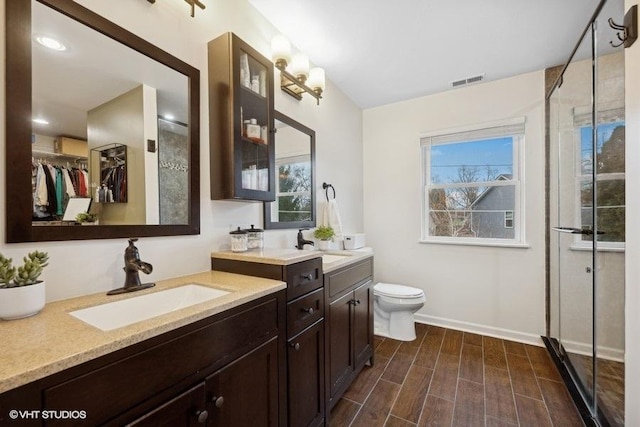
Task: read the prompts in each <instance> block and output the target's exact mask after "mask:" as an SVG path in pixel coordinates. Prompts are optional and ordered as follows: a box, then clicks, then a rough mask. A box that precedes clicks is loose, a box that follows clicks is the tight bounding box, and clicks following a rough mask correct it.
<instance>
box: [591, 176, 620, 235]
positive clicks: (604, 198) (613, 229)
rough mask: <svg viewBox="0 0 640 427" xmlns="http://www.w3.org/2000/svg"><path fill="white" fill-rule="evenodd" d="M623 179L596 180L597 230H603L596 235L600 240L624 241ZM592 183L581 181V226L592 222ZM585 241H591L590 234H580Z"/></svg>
mask: <svg viewBox="0 0 640 427" xmlns="http://www.w3.org/2000/svg"><path fill="white" fill-rule="evenodd" d="M624 189H625V181H624V180H621V179H618V180H607V181H598V231H602V232H604V234H601V235H599V236H598V241H601V242H624V231H625V226H624V220H625V201H624ZM592 192H593V185H592V184H591V183H583V184H582V191H581V195H580V199H581V202H582V206H581V215H580V216H581V221H582V227H583V228H587V229H589V228H591V227H592V223H593V203H592V200H591V195H592ZM582 239H583V240H585V241H591V240H592V238H591V236H582Z"/></svg>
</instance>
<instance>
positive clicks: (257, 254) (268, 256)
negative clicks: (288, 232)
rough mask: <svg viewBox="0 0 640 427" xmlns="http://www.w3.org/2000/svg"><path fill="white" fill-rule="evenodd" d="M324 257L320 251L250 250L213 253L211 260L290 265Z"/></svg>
mask: <svg viewBox="0 0 640 427" xmlns="http://www.w3.org/2000/svg"><path fill="white" fill-rule="evenodd" d="M319 256H322V252H320V251H306V250H305V251H301V250H298V249H271V248H264V249H261V250H254V249H252V250H249V251H246V252H232V251H222V252H212V253H211V258H220V259H230V260H234V261H247V262H257V263H260V264H274V265H289V264H295V263H297V262H301V261H306V260H309V259H313V258H318V257H319Z"/></svg>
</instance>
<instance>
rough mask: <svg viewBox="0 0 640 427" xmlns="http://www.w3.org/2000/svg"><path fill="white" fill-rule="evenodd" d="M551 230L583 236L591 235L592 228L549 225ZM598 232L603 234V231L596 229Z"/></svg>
mask: <svg viewBox="0 0 640 427" xmlns="http://www.w3.org/2000/svg"><path fill="white" fill-rule="evenodd" d="M551 229H552V230H553V231H557V232H559V233H569V234H582V235H585V236H591V235H593V230H590V229H588V228H575V227H551ZM598 234H604V231H600V230H598Z"/></svg>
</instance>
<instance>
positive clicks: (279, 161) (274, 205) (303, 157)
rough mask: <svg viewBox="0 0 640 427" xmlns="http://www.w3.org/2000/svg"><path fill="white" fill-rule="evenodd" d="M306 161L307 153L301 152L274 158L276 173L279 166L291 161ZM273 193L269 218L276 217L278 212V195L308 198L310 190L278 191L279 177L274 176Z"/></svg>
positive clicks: (307, 159) (291, 162)
mask: <svg viewBox="0 0 640 427" xmlns="http://www.w3.org/2000/svg"><path fill="white" fill-rule="evenodd" d="M308 161H309V155H308V154H301V155H296V156H289V157H281V158H279V159H276V173H278V171H279V170H280V166H284V165H289V164H293V163H305V162H308ZM275 193H276V199H275V200H274V201H273V202H271V218H278V213H279V209H280V197H284V196H299V195H308V196H309V198H311V190H309V191H292V192H286V193H282V192H280V179H278V177H276V189H275Z"/></svg>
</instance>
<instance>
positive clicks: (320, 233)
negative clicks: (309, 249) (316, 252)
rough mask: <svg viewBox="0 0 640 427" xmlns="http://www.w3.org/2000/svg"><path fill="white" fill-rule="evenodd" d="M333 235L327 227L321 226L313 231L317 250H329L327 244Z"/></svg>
mask: <svg viewBox="0 0 640 427" xmlns="http://www.w3.org/2000/svg"><path fill="white" fill-rule="evenodd" d="M334 235H335V232H334V231H333V228H331V226H329V225H321V226H319V227H318V228H316V229H315V230H314V231H313V237H315V238H316V239H317V240H318V249H320V250H321V251H326V250H327V249H329V243H331V239H333V236H334Z"/></svg>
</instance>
